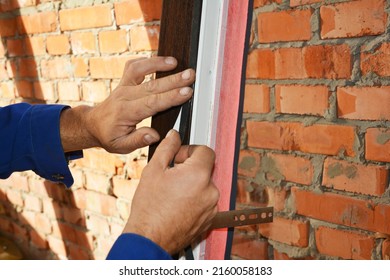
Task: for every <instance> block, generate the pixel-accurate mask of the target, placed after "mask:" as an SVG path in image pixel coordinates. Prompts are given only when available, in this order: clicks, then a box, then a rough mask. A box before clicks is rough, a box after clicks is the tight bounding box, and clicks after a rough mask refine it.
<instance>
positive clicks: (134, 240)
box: [107, 233, 172, 260]
mask: <svg viewBox="0 0 390 280" xmlns="http://www.w3.org/2000/svg"><path fill="white" fill-rule="evenodd" d="M107 260H172V258H171V256H170V255H169V254H168V253H167V252H166V251H165V250H164V249H162V248H161V247H160V246H158V245H157V244H156V243H154V242H152V241H151V240H149V239H147V238H145V237H143V236H140V235H137V234H134V233H124V234H122V235H121V236H119V238H118V239H117V240H116V241H115V243H114V246H112V248H111V250H110V252H109V253H108V256H107Z"/></svg>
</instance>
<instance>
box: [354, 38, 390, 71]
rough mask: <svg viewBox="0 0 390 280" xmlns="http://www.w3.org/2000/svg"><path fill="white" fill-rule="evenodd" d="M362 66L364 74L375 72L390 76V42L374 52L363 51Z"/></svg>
mask: <svg viewBox="0 0 390 280" xmlns="http://www.w3.org/2000/svg"><path fill="white" fill-rule="evenodd" d="M360 67H361V69H362V73H363V75H367V74H369V73H371V72H372V73H375V74H377V75H379V76H382V77H389V76H390V43H383V44H382V45H381V46H380V47H379V48H378V49H376V50H375V51H374V52H373V53H371V52H365V51H363V52H362V53H361V62H360Z"/></svg>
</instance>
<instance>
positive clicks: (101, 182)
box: [85, 171, 111, 194]
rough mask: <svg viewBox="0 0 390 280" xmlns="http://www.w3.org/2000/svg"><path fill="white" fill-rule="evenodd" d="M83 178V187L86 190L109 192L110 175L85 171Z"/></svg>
mask: <svg viewBox="0 0 390 280" xmlns="http://www.w3.org/2000/svg"><path fill="white" fill-rule="evenodd" d="M85 179H86V184H85V187H86V189H87V190H91V191H96V192H100V193H103V194H109V191H110V188H111V186H110V179H111V177H110V176H107V174H102V173H96V172H90V171H86V172H85Z"/></svg>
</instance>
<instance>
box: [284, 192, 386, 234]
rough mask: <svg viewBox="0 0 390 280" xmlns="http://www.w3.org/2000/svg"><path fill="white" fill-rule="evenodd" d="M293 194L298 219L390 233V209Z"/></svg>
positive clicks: (330, 196) (334, 196)
mask: <svg viewBox="0 0 390 280" xmlns="http://www.w3.org/2000/svg"><path fill="white" fill-rule="evenodd" d="M291 191H292V196H293V203H295V209H296V213H297V214H299V215H303V216H307V217H311V218H314V219H319V220H322V221H327V222H330V223H334V224H339V225H345V226H349V227H354V228H359V229H365V230H369V231H373V232H380V233H385V234H389V233H390V216H389V215H390V206H389V205H385V204H377V205H374V204H372V203H370V202H369V201H367V200H366V199H356V198H353V197H347V196H343V195H340V194H334V193H323V194H317V193H313V192H310V191H305V190H300V189H299V188H296V187H293V188H292V189H291ZM329 209H332V211H329Z"/></svg>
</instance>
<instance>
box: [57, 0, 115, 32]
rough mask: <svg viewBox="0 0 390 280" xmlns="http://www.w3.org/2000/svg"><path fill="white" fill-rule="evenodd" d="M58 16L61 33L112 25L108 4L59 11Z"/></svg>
mask: <svg viewBox="0 0 390 280" xmlns="http://www.w3.org/2000/svg"><path fill="white" fill-rule="evenodd" d="M59 15H60V26H61V30H62V31H67V30H76V29H86V28H97V27H105V26H111V25H112V17H111V6H110V4H103V5H97V6H92V7H81V8H76V9H67V10H61V11H60V13H59Z"/></svg>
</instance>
